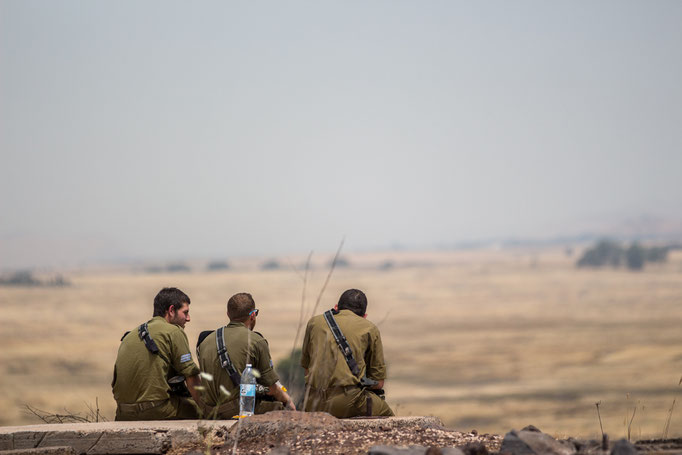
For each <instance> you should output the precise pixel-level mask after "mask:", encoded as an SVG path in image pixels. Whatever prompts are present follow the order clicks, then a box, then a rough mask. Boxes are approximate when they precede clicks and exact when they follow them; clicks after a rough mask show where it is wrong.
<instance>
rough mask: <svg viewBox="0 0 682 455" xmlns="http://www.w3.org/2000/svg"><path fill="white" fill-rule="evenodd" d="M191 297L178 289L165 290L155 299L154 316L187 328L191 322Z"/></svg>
mask: <svg viewBox="0 0 682 455" xmlns="http://www.w3.org/2000/svg"><path fill="white" fill-rule="evenodd" d="M189 304H190V300H189V296H188V295H187V294H185V293H184V292H182V291H181V290H180V289H178V288H163V289H161V290H160V291H159V293H158V294H156V297H154V316H161V317H162V318H165V319H166V321H168V322H170V323H171V324H176V325H179V326H180V327H182V328H185V324H186V323H188V322H189V320H190V319H189Z"/></svg>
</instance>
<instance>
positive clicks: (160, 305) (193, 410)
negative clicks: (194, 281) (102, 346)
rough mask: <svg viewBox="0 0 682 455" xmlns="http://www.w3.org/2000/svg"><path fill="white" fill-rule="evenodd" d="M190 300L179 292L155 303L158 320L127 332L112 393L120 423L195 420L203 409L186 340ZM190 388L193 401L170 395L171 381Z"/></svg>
mask: <svg viewBox="0 0 682 455" xmlns="http://www.w3.org/2000/svg"><path fill="white" fill-rule="evenodd" d="M189 304H190V299H189V297H188V296H187V294H185V293H184V292H182V291H181V290H179V289H177V288H164V289H162V290H161V291H159V293H158V294H157V295H156V297H155V298H154V317H153V318H152V319H151V320H149V321H147V322H145V323H144V324H142V325H140V326H139V327H137V328H135V329H134V330H132V331H130V332H127V333H126V334H125V335H123V338H122V339H121V345H120V346H119V348H118V355H117V357H116V364H115V365H114V379H113V381H112V383H111V387H112V389H113V393H114V399H115V400H116V404H117V407H116V420H170V419H196V418H198V417H199V410H198V407H197V404H196V403H201V402H200V400H199V395H198V393H197V391H196V390H195V389H194V387H196V386H198V385H199V384H200V381H199V376H198V375H199V367H198V366H197V365H196V363H194V361H193V360H192V354H191V351H190V349H189V342H188V341H187V335H186V334H185V331H184V330H183V329H184V327H185V324H186V323H187V322H189V321H190V317H189ZM172 378H174V379H176V380H177V381H179V382H180V384H182V381H183V379H184V381H185V382H186V384H187V389H188V390H189V393H190V394H191V396H192V397H193V398H194V400H195V401H193V400H192V399H191V398H188V397H185V396H181V395H178V394H172V393H171V386H170V385H169V382H168V381H169V379H172Z"/></svg>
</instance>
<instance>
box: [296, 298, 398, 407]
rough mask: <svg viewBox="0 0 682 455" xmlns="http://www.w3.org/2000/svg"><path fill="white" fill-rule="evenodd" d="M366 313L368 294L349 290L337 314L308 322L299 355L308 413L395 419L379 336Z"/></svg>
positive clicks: (332, 313)
mask: <svg viewBox="0 0 682 455" xmlns="http://www.w3.org/2000/svg"><path fill="white" fill-rule="evenodd" d="M366 310H367V297H366V296H365V294H364V293H363V292H362V291H359V290H357V289H349V290H347V291H346V292H344V293H343V294H341V297H340V298H339V303H338V304H337V305H336V306H335V307H334V309H333V310H329V311H327V312H325V313H324V314H321V315H318V316H314V317H313V318H311V319H310V321H308V325H307V327H306V331H305V337H304V338H303V352H302V355H301V365H302V366H303V368H304V369H305V381H306V404H305V406H304V407H305V409H304V410H305V411H323V412H328V413H330V414H331V415H333V416H335V417H338V418H347V417H355V416H392V415H394V414H393V411H392V410H391V408H390V407H389V406H388V405H387V404H386V402H385V401H384V399H383V390H381V389H383V386H384V380H385V379H386V364H385V362H384V351H383V347H382V344H381V335H380V334H379V329H378V328H377V327H376V326H375V325H374V324H372V323H371V322H369V321H368V320H367V319H366V318H367V314H366ZM344 352H345V354H344Z"/></svg>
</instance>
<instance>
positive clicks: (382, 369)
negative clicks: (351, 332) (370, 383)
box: [365, 327, 386, 381]
mask: <svg viewBox="0 0 682 455" xmlns="http://www.w3.org/2000/svg"><path fill="white" fill-rule="evenodd" d="M369 336H370V344H369V350H368V352H367V358H366V360H365V361H366V363H367V377H368V378H370V379H374V380H375V381H380V380H382V379H386V362H385V361H384V347H383V345H382V344H381V334H380V333H379V329H377V328H376V327H375V328H374V329H373V330H371V331H370V332H369Z"/></svg>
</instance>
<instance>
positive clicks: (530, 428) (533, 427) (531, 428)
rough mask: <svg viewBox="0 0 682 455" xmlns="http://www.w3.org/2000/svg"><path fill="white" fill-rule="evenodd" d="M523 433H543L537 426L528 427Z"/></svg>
mask: <svg viewBox="0 0 682 455" xmlns="http://www.w3.org/2000/svg"><path fill="white" fill-rule="evenodd" d="M521 431H536V432H538V433H542V431H540V429H539V428H538V427H536V426H535V425H526V426H525V427H523V429H521Z"/></svg>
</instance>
